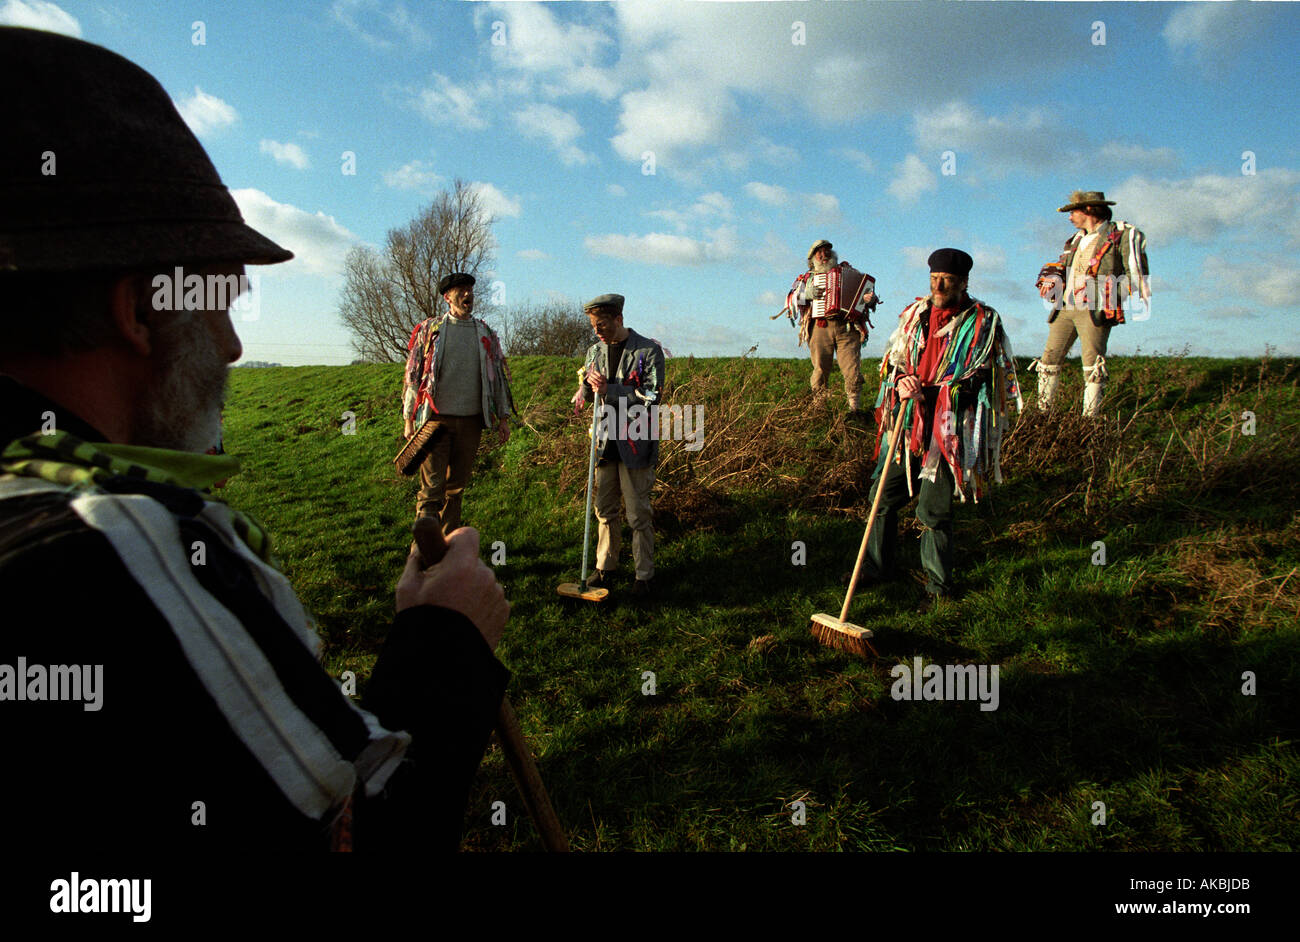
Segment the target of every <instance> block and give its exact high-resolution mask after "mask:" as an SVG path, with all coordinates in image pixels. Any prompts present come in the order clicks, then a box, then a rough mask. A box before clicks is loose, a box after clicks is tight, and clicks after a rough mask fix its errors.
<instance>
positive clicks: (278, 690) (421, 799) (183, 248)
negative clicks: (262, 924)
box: [0, 27, 509, 854]
mask: <svg viewBox="0 0 1300 942" xmlns="http://www.w3.org/2000/svg"><path fill="white" fill-rule="evenodd" d="M0 85H2V86H3V87H5V88H7V89H22V90H23V91H22V93H21V94H8V95H5V96H3V98H0V125H3V127H4V129H5V133H4V134H3V135H0V321H2V322H3V326H2V327H0V452H3V454H0V613H2V614H0V621H2V622H3V631H0V711H3V712H4V713H5V715H6V717H7V721H6V723H5V736H6V748H7V750H8V751H9V754H10V755H11V756H14V757H17V761H21V763H22V765H23V768H25V769H27V770H29V771H30V773H31V774H23V775H8V776H6V777H5V781H4V784H3V785H0V802H2V803H3V805H4V807H6V808H11V809H17V810H18V811H19V813H17V814H13V815H10V818H9V820H8V822H7V825H6V836H7V839H8V840H9V841H10V842H11V843H12V844H13V846H15V847H24V848H29V849H30V848H33V847H50V848H59V849H61V850H64V851H68V850H74V849H77V848H81V849H90V848H94V850H95V851H96V852H97V853H100V854H103V853H111V852H112V851H113V850H114V849H121V848H129V849H131V850H132V851H138V850H139V849H141V848H144V849H153V848H158V847H168V848H173V849H177V850H181V851H182V852H184V851H189V852H195V851H198V852H210V851H213V850H217V851H225V852H239V853H244V854H246V853H248V852H249V851H256V850H258V849H263V850H272V851H280V852H283V851H285V850H300V849H301V850H310V849H327V848H331V847H332V848H335V849H348V848H351V847H352V846H355V847H356V848H357V849H365V848H393V849H398V848H401V849H404V850H422V851H423V850H427V849H428V848H429V847H441V848H447V849H451V848H454V847H455V846H456V844H457V843H458V842H459V834H460V828H461V817H462V812H463V808H464V806H465V801H466V798H467V794H468V790H469V785H470V783H471V781H472V780H473V776H474V772H475V769H476V767H477V765H478V763H479V760H480V758H481V757H482V754H483V750H484V748H485V747H486V744H487V738H488V736H489V735H490V733H491V730H492V727H493V725H494V721H495V718H496V714H497V708H498V706H499V704H500V701H501V695H502V692H503V690H504V687H505V683H506V679H507V676H508V675H507V673H506V670H505V668H504V667H502V666H501V664H500V663H499V662H498V661H497V660H496V659H495V657H494V656H493V654H492V651H493V649H494V648H495V646H496V643H497V641H498V640H499V639H500V637H501V633H502V630H503V628H504V625H505V620H506V616H507V614H508V613H509V605H508V604H507V603H506V601H505V596H504V594H503V592H502V590H501V587H500V586H499V585H498V584H497V583H496V580H495V578H494V577H493V575H492V572H491V570H489V569H488V568H487V567H486V566H484V564H483V563H482V562H481V561H480V560H479V558H478V534H477V533H475V532H474V531H472V530H468V529H465V530H461V531H459V532H457V533H455V534H453V535H452V537H451V540H450V548H449V551H448V554H447V556H446V559H445V560H444V561H443V562H442V563H441V564H439V565H437V566H433V567H431V568H428V569H423V570H422V569H421V567H420V565H419V557H418V556H417V555H415V554H412V555H411V557H410V558H409V559H408V560H407V564H406V569H405V571H404V572H403V573H402V575H401V578H400V580H399V581H398V584H397V593H396V603H397V617H396V620H395V621H394V623H393V626H392V629H391V631H390V632H389V634H388V637H387V640H386V642H385V645H384V649H383V651H382V652H381V653H380V656H379V659H378V661H377V663H376V664H375V667H374V669H373V672H372V676H371V680H370V683H369V684H368V685H367V688H366V697H365V700H364V701H363V706H364V708H362V707H358V706H357V705H355V704H354V703H352V702H351V701H350V700H349V699H348V698H347V697H344V696H341V695H340V689H339V681H338V680H337V679H336V678H332V677H330V676H329V675H328V674H327V673H326V672H325V671H324V670H323V669H322V668H321V666H320V664H319V662H318V660H317V656H318V648H319V645H320V642H319V639H318V637H317V635H316V633H315V626H314V623H313V622H312V620H311V618H310V616H309V615H308V614H307V613H306V611H304V609H303V606H302V605H301V603H300V602H299V601H298V599H297V597H296V596H295V594H294V592H293V589H292V588H291V587H290V585H289V583H288V581H287V579H286V578H285V576H284V575H283V573H281V572H280V570H279V568H278V566H277V564H276V562H275V559H274V557H273V556H272V555H271V552H270V544H269V537H268V536H267V534H266V532H265V531H264V530H263V529H262V528H261V527H260V526H259V525H258V524H257V522H256V521H254V520H252V519H251V518H249V517H248V516H247V515H245V514H242V513H240V512H239V511H236V510H234V509H232V508H231V507H229V506H227V505H226V504H224V503H222V502H221V501H219V500H217V499H216V498H214V497H213V496H212V495H211V493H210V491H209V490H208V488H209V487H210V486H211V485H212V484H213V483H214V482H216V481H219V480H221V479H223V478H226V477H229V476H230V475H231V474H232V473H233V472H235V471H237V470H238V462H237V461H235V460H234V459H233V458H231V457H229V456H225V455H205V454H203V453H202V452H203V451H204V450H205V449H206V448H207V447H208V446H209V445H210V444H211V443H212V442H213V441H214V440H215V439H214V437H213V436H214V434H215V432H216V430H217V427H218V422H219V419H220V414H221V404H222V399H223V397H224V387H225V380H226V373H227V365H228V364H229V363H231V362H233V361H235V360H236V359H238V358H239V356H240V354H241V352H242V351H241V345H240V342H239V338H238V336H237V335H236V333H235V330H234V327H233V325H232V323H231V320H230V316H229V313H228V310H229V307H230V304H231V302H233V301H234V299H235V296H236V294H237V292H234V293H232V292H231V291H230V290H228V288H229V285H230V283H231V281H232V279H233V282H234V284H235V285H236V287H238V286H239V285H240V282H241V281H242V278H243V275H244V266H245V265H266V264H272V263H276V262H283V261H286V260H287V259H289V258H291V257H292V253H290V252H289V251H287V250H285V249H284V248H281V247H280V246H279V245H277V244H276V243H274V242H272V241H271V240H270V239H268V238H266V237H265V236H263V235H261V234H260V233H258V232H256V231H254V230H253V229H251V228H250V227H249V226H247V225H246V224H245V223H244V220H243V218H242V217H241V215H240V213H239V209H238V207H237V206H236V204H235V201H234V199H233V198H232V197H231V195H230V193H229V191H228V190H227V189H226V187H225V185H224V184H223V183H222V182H221V178H220V177H219V176H218V174H217V171H216V169H215V168H214V167H213V165H212V163H211V161H210V160H209V159H208V156H207V154H206V153H205V152H204V150H203V148H202V146H201V145H200V144H199V142H198V140H197V139H196V138H195V137H194V135H193V133H192V132H191V131H190V130H189V128H188V127H186V125H185V122H184V121H183V120H182V119H181V116H180V115H179V114H178V113H177V111H176V108H175V106H174V105H173V104H172V102H171V99H170V97H169V96H168V95H167V93H166V92H165V91H164V90H163V88H162V86H161V85H159V84H158V82H157V80H155V79H154V78H153V77H152V76H151V75H149V73H147V72H145V71H144V70H143V69H141V68H140V67H139V66H136V65H135V64H133V63H131V62H129V61H127V60H126V59H124V58H122V57H121V56H119V55H117V54H115V53H113V52H110V51H108V50H107V49H104V48H102V47H99V46H95V45H92V44H90V43H86V42H82V41H81V40H77V39H71V38H69V37H66V36H59V35H54V34H52V33H44V32H38V31H35V30H29V29H16V28H9V27H3V28H0ZM178 297H179V298H180V299H181V303H180V304H177V303H175V302H176V299H177V298H178ZM236 448H237V446H236ZM417 757H418V762H417V761H415V759H416V758H417ZM354 841H355V845H354V843H353V842H354Z"/></svg>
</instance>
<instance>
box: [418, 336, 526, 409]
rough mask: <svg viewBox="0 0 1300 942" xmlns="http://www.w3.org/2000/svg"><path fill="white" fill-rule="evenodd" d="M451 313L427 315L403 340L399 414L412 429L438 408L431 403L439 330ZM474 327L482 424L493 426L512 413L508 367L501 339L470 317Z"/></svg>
mask: <svg viewBox="0 0 1300 942" xmlns="http://www.w3.org/2000/svg"><path fill="white" fill-rule="evenodd" d="M449 317H451V314H445V315H443V316H442V317H429V318H426V319H425V320H422V321H420V323H418V324H416V325H415V329H414V330H412V331H411V339H410V340H409V341H408V342H407V345H406V349H407V357H406V372H405V378H404V383H403V386H402V417H403V418H404V419H412V421H413V424H414V426H415V427H416V428H419V427H420V426H422V425H423V424H424V423H425V422H427V421H429V419H431V418H433V416H435V415H437V413H438V409H437V407H436V406H434V402H435V400H436V393H437V383H438V374H439V373H440V372H441V368H442V345H441V344H439V342H438V339H439V333H440V332H441V330H442V325H443V324H444V323H445V322H446V320H447V318H449ZM474 327H475V328H476V329H477V330H478V345H479V356H478V361H479V375H480V377H481V379H482V382H483V385H482V387H481V388H482V390H483V396H482V408H483V425H484V427H485V428H495V427H496V425H497V423H498V422H499V421H500V420H501V419H506V418H509V417H510V416H511V415H513V414H514V411H515V406H514V398H513V397H512V396H511V393H510V369H509V367H507V366H506V358H505V354H503V353H502V352H501V341H499V340H498V339H497V335H496V334H495V333H494V332H493V331H492V328H491V327H489V326H488V325H487V324H486V323H484V322H483V320H481V319H480V318H477V317H476V318H474Z"/></svg>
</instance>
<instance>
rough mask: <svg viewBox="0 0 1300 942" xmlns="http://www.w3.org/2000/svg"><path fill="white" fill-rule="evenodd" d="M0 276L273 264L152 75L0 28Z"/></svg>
mask: <svg viewBox="0 0 1300 942" xmlns="http://www.w3.org/2000/svg"><path fill="white" fill-rule="evenodd" d="M0 87H3V88H5V89H6V94H5V95H4V96H3V100H0V127H3V129H4V131H3V134H0V272H4V271H11V272H12V271H16V272H59V271H83V270H130V269H140V268H148V267H151V266H158V265H171V264H213V263H221V262H230V263H236V262H242V263H244V264H248V265H269V264H272V263H275V262H284V261H288V260H289V259H291V258H293V253H292V252H290V251H289V250H288V249H285V248H283V247H282V246H279V245H277V244H276V243H275V242H273V241H271V240H270V239H268V238H267V237H266V236H264V235H262V234H261V233H260V232H257V231H256V230H255V229H253V228H252V227H250V226H248V225H247V224H246V223H245V222H244V217H243V216H242V215H241V214H240V212H239V207H238V206H237V205H236V204H235V200H234V198H233V197H232V196H231V195H230V191H229V190H227V189H226V186H225V184H224V183H222V182H221V177H220V176H219V175H218V174H217V170H216V168H215V167H214V166H213V165H212V161H211V160H210V159H209V158H208V155H207V153H206V152H205V151H204V150H203V146H202V145H201V144H200V143H199V141H198V138H196V137H195V136H194V132H192V131H191V130H190V129H189V127H188V126H187V125H186V124H185V121H184V120H183V119H182V118H181V116H180V114H179V113H178V112H177V110H176V106H175V105H174V104H172V100H171V98H170V96H168V94H167V92H165V91H164V90H163V87H162V86H161V85H160V84H159V83H158V81H157V79H155V78H154V77H153V76H152V75H150V74H149V73H148V72H146V71H145V70H144V69H142V68H140V67H139V66H137V65H136V64H134V63H133V62H130V61H129V60H127V59H124V58H123V57H122V56H119V55H118V54H117V53H115V52H110V51H109V50H107V49H105V48H103V47H102V46H96V45H94V44H92V43H88V42H83V41H82V40H80V39H73V38H71V37H68V36H61V35H58V34H56V33H47V32H42V31H40V30H33V29H25V28H20V27H8V26H6V27H0Z"/></svg>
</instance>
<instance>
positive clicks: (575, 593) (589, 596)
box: [555, 582, 609, 602]
mask: <svg viewBox="0 0 1300 942" xmlns="http://www.w3.org/2000/svg"><path fill="white" fill-rule="evenodd" d="M555 591H556V592H558V593H560V595H563V596H564V597H565V598H566V599H583V600H585V601H587V602H603V601H605V597H606V596H608V595H609V589H592V588H586V587H584V586H583V585H581V584H580V583H577V582H562V583H560V585H558V586H556V588H555Z"/></svg>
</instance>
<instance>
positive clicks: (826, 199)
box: [803, 193, 844, 226]
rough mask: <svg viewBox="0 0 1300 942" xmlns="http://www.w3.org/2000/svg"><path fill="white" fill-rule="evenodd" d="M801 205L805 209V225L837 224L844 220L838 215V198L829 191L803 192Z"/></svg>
mask: <svg viewBox="0 0 1300 942" xmlns="http://www.w3.org/2000/svg"><path fill="white" fill-rule="evenodd" d="M803 206H804V208H805V209H806V210H807V216H806V220H807V221H806V224H807V225H813V226H837V225H839V224H840V223H841V222H843V221H844V217H843V216H841V215H840V201H839V199H837V198H836V197H834V196H832V195H831V194H829V193H808V194H805V195H804V197H803Z"/></svg>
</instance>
